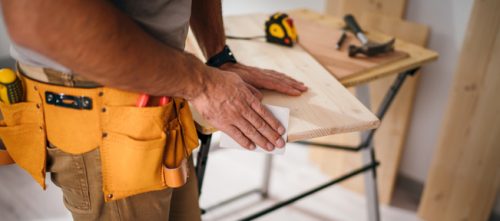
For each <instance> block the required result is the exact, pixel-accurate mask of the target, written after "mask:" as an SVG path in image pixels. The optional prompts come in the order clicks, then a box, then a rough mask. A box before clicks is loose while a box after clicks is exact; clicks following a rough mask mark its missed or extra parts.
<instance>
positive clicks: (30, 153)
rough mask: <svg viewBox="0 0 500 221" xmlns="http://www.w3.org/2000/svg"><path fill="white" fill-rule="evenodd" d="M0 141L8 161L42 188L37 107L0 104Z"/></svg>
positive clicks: (40, 115)
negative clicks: (15, 164)
mask: <svg viewBox="0 0 500 221" xmlns="http://www.w3.org/2000/svg"><path fill="white" fill-rule="evenodd" d="M0 110H1V111H2V115H3V117H4V120H3V121H1V122H0V139H1V140H2V142H3V143H4V145H5V147H6V149H7V152H8V153H9V155H10V157H11V158H12V159H13V160H14V161H15V162H16V163H17V164H18V165H19V166H20V167H21V168H23V169H25V170H26V171H28V173H30V175H31V176H33V178H34V179H35V180H36V181H37V182H38V183H39V184H40V185H41V186H42V187H43V188H45V181H44V180H45V145H46V139H45V129H44V123H43V113H42V110H41V108H40V104H37V103H35V102H22V103H16V104H12V105H7V104H3V103H0Z"/></svg>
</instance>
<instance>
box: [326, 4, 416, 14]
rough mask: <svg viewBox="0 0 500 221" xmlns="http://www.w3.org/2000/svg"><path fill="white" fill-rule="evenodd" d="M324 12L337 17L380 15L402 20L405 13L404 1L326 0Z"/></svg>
mask: <svg viewBox="0 0 500 221" xmlns="http://www.w3.org/2000/svg"><path fill="white" fill-rule="evenodd" d="M326 11H327V12H328V13H329V14H331V15H334V16H337V17H342V16H344V15H345V14H346V13H352V14H356V15H361V14H364V13H381V14H384V15H385V16H388V17H393V18H402V17H403V16H404V14H405V11H406V0H327V4H326Z"/></svg>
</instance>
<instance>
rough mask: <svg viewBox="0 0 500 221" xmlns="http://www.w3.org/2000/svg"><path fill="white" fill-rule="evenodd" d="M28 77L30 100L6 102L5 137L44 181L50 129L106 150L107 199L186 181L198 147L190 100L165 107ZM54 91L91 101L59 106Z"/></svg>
mask: <svg viewBox="0 0 500 221" xmlns="http://www.w3.org/2000/svg"><path fill="white" fill-rule="evenodd" d="M23 81H24V82H25V86H26V88H27V91H28V93H27V95H28V99H27V100H28V101H30V102H26V103H20V104H14V105H9V106H7V105H2V106H0V108H1V109H2V112H4V117H5V124H4V126H2V127H1V128H0V136H1V137H2V140H3V141H4V143H5V145H6V147H7V150H8V152H9V154H10V155H11V156H12V158H13V159H14V161H15V162H16V163H17V164H19V165H20V166H22V167H23V168H25V169H26V170H28V172H30V173H31V174H32V175H33V176H34V177H35V179H37V181H38V179H39V180H40V181H39V183H41V184H42V186H43V185H44V184H43V178H44V173H45V144H46V140H45V136H46V137H47V140H48V141H49V142H50V143H51V144H53V145H54V146H56V147H58V148H59V149H61V150H62V151H65V152H68V153H72V154H81V153H85V152H88V151H91V150H93V149H95V148H99V149H100V153H101V164H102V176H103V191H104V195H105V200H106V201H110V200H117V199H122V198H125V197H128V196H131V195H134V194H139V193H143V192H148V191H154V190H160V189H165V188H168V187H179V186H182V185H183V184H184V183H185V182H186V179H187V174H188V173H187V171H188V168H187V167H188V164H187V163H186V162H187V159H188V157H189V156H190V154H191V151H192V150H193V149H195V148H196V147H197V146H198V137H197V134H196V128H195V126H194V121H193V119H192V116H191V112H190V110H189V105H188V104H187V102H186V101H185V100H184V99H177V98H176V99H173V100H172V101H171V102H170V103H168V104H167V105H164V106H154V107H136V106H135V104H136V101H137V99H138V97H139V94H137V93H130V92H125V91H121V90H116V89H112V88H107V87H100V88H71V87H62V86H56V85H49V84H45V83H40V82H37V81H33V80H30V79H28V78H23ZM30 90H31V92H30ZM50 94H65V95H72V96H76V97H86V98H89V99H90V101H91V106H92V108H90V109H74V108H67V107H61V106H57V105H53V104H51V103H50V102H49V103H48V100H50V97H47V96H50ZM35 98H36V99H35ZM4 110H5V111H4ZM26 137H29V139H25V138H26ZM5 138H7V139H5ZM20 138H22V139H20ZM23 165H24V166H23ZM35 175H37V176H35Z"/></svg>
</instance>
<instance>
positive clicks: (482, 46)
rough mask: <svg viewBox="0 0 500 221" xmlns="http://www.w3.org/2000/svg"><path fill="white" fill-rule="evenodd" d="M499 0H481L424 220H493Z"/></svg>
mask: <svg viewBox="0 0 500 221" xmlns="http://www.w3.org/2000/svg"><path fill="white" fill-rule="evenodd" d="M499 11H500V1H498V0H481V1H479V0H476V1H474V6H473V8H472V11H471V16H470V20H469V23H468V28H467V30H466V32H465V33H467V34H466V35H465V39H464V42H463V45H462V50H461V54H460V58H459V60H458V62H457V68H456V73H455V76H454V80H453V84H452V89H451V92H450V99H449V103H448V106H447V111H446V112H445V116H444V121H443V124H442V128H441V133H440V137H439V142H438V145H437V149H436V153H435V154H434V158H433V162H432V164H431V167H430V172H429V175H428V178H427V183H426V185H425V189H424V194H423V197H422V200H421V204H420V209H419V215H420V216H421V217H422V218H423V219H424V220H429V221H434V220H436V221H437V220H439V221H448V220H449V221H451V220H453V221H454V220H488V217H489V215H490V213H491V209H492V207H493V203H494V201H495V199H497V197H496V196H497V192H498V190H499V187H500V160H499V159H500V148H499V144H500V136H499V135H500V99H499V98H498V96H499V94H500V62H499V61H500V13H498V12H499Z"/></svg>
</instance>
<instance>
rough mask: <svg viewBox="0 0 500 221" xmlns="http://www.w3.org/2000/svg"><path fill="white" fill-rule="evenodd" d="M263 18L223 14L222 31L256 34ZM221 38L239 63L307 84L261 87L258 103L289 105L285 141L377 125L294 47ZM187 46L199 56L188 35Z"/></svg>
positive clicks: (203, 128)
mask: <svg viewBox="0 0 500 221" xmlns="http://www.w3.org/2000/svg"><path fill="white" fill-rule="evenodd" d="M266 18H267V15H263V14H262V15H244V16H231V17H226V18H225V29H226V32H227V33H226V34H227V35H234V36H255V34H256V33H257V34H260V35H262V33H263V25H264V20H265V19H266ZM227 43H228V45H229V46H230V47H231V50H232V51H233V52H234V54H235V56H236V59H237V60H238V61H239V62H241V63H243V64H246V65H251V66H256V67H260V68H266V69H273V70H276V71H279V72H283V73H285V74H287V75H289V76H291V77H293V78H295V79H297V80H299V81H302V82H304V83H305V84H306V85H307V86H308V87H309V91H307V92H306V93H304V94H303V95H301V96H298V97H291V96H286V95H282V94H279V93H276V92H271V91H263V94H264V99H263V103H265V104H271V105H276V106H282V107H287V108H289V109H290V120H289V128H288V142H293V141H298V140H305V139H310V138H315V137H322V136H327V135H332V134H336V133H345V132H353V131H361V130H367V129H372V128H375V127H377V126H378V125H379V120H378V119H377V118H376V116H375V115H374V114H373V113H371V111H369V110H368V109H367V108H365V107H364V106H363V104H361V103H360V102H359V101H358V100H357V99H356V98H355V97H354V96H353V95H352V94H351V93H350V92H349V91H348V90H347V89H346V88H345V87H344V86H342V84H341V83H339V82H338V81H337V80H336V79H335V78H334V77H333V76H332V75H331V74H330V73H329V72H328V71H327V70H326V69H325V68H323V66H322V65H321V64H319V63H318V62H317V61H316V60H315V59H314V58H313V57H312V56H311V55H309V54H308V53H307V52H305V51H304V49H302V48H301V47H300V46H295V47H293V48H289V47H284V46H278V45H274V44H269V43H266V42H265V41H264V40H262V39H260V40H250V41H249V40H228V42H227ZM187 48H188V49H187V50H188V51H191V52H194V53H195V54H198V55H199V49H198V48H197V45H195V41H194V40H193V38H192V37H191V38H190V39H188V41H187ZM193 112H195V113H194V117H195V119H196V121H197V122H198V124H199V125H201V127H200V129H201V131H202V132H204V133H210V132H213V129H214V128H211V127H210V126H209V125H208V124H207V123H206V122H205V121H204V120H203V119H202V118H201V117H200V116H199V115H198V114H197V113H196V111H193Z"/></svg>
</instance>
